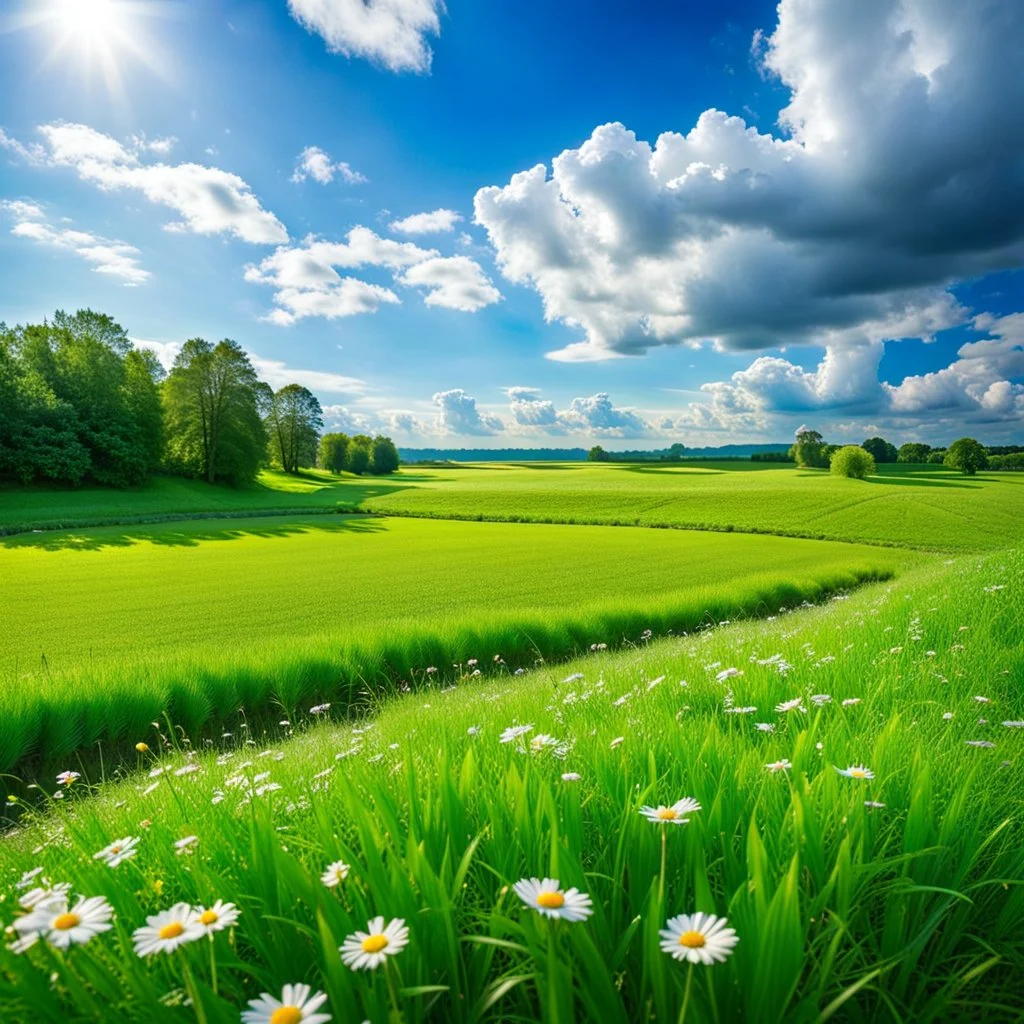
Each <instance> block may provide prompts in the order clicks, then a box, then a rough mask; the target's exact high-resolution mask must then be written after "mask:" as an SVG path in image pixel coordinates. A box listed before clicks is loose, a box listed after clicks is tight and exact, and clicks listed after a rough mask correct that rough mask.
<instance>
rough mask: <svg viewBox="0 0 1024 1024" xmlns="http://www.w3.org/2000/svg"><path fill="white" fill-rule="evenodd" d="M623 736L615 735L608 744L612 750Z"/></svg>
mask: <svg viewBox="0 0 1024 1024" xmlns="http://www.w3.org/2000/svg"><path fill="white" fill-rule="evenodd" d="M625 738H626V737H625V736H616V737H615V739H613V740H612V742H611V744H610V746H611V748H612V750H614V749H615V748H616V747H617V746H618V745H619V744H620V743H621V742H622V741H623V740H624V739H625Z"/></svg>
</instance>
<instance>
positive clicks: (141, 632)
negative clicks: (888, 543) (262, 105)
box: [0, 516, 921, 771]
mask: <svg viewBox="0 0 1024 1024" xmlns="http://www.w3.org/2000/svg"><path fill="white" fill-rule="evenodd" d="M920 559H921V556H919V555H915V554H913V553H911V552H904V551H896V550H888V549H879V548H871V547H863V546H856V545H849V544H836V543H829V542H820V541H800V540H793V539H790V538H783V537H753V536H743V535H738V534H733V535H726V534H711V535H701V534H697V533H692V532H676V531H648V530H624V529H616V528H613V527H589V526H546V525H517V524H504V523H501V524H499V523H462V522H442V521H433V520H419V519H400V518H399V519H384V518H377V517H369V516H351V517H345V516H330V517H325V516H314V517H309V516H306V517H304V518H301V517H274V518H267V519H259V518H252V519H245V520H236V521H234V522H233V523H232V524H231V525H227V524H226V523H225V522H224V521H222V520H204V521H186V522H176V523H163V524H156V525H150V526H135V527H131V526H120V527H114V526H110V527H100V528H94V529H90V530H78V531H52V532H46V533H43V534H34V533H27V534H19V535H16V536H12V537H7V538H0V578H2V579H3V581H4V587H3V591H2V593H0V621H3V623H4V644H3V650H2V652H0V679H2V680H3V682H4V686H3V690H2V693H0V737H2V742H0V771H7V770H10V769H12V768H13V767H15V766H16V765H17V764H18V763H19V761H20V760H21V759H22V758H23V757H24V756H26V755H28V754H32V755H34V756H35V757H36V758H42V759H46V758H52V757H55V756H67V755H69V754H71V753H72V752H74V751H75V750H77V749H79V748H88V747H93V746H94V745H95V744H97V743H99V744H104V745H106V746H107V747H111V746H112V747H114V750H113V752H114V753H116V752H117V750H116V748H117V745H118V744H122V745H124V744H126V743H127V742H128V741H129V740H130V741H131V742H132V743H134V738H133V737H135V736H136V735H137V733H138V731H139V730H140V729H142V728H144V726H145V725H146V723H148V722H149V721H151V720H152V719H153V718H155V717H159V716H161V715H163V714H169V715H171V717H172V718H173V719H174V720H175V721H176V722H178V723H179V724H181V725H182V726H184V727H186V728H187V729H189V730H190V731H192V732H194V731H196V730H198V729H200V728H201V727H203V726H204V725H208V726H209V727H210V728H213V727H215V726H216V727H217V728H218V731H219V729H220V727H222V726H223V725H224V723H225V722H233V721H234V719H235V717H236V716H237V709H238V708H239V707H240V706H244V707H246V708H247V709H249V711H250V713H254V714H259V713H266V712H267V711H268V708H269V709H271V710H273V711H274V712H275V713H276V712H278V711H282V710H283V711H285V712H290V711H291V710H292V709H293V707H294V706H295V704H296V703H297V702H300V701H308V702H310V703H315V702H317V701H318V700H338V699H345V700H346V701H351V700H353V699H354V698H355V696H356V694H357V693H358V691H360V690H361V689H363V688H364V687H370V688H371V689H372V690H374V691H378V690H380V689H381V688H382V687H383V688H387V687H389V686H394V685H396V684H398V683H400V682H401V680H403V679H407V678H408V677H409V675H410V674H411V673H414V672H416V671H418V670H422V669H424V668H426V667H428V665H434V666H441V668H442V671H444V672H448V671H450V670H451V666H452V664H453V663H454V662H457V661H461V660H464V659H465V658H467V657H470V656H471V655H472V652H473V650H474V649H475V648H476V646H477V645H478V644H479V643H480V642H481V641H482V639H483V638H487V644H488V646H492V647H494V649H495V651H500V652H502V654H503V656H504V657H505V659H506V661H507V662H508V663H509V664H512V665H513V667H515V666H521V665H532V664H533V662H534V660H535V658H536V657H537V656H544V657H561V658H564V657H567V656H569V655H571V654H572V653H574V652H578V651H579V650H583V649H585V648H586V647H587V645H588V644H590V643H592V642H596V641H601V640H606V639H609V638H610V639H611V641H612V642H613V643H618V642H621V640H622V639H623V637H629V638H636V637H639V636H640V634H641V633H642V632H643V630H644V629H653V630H655V631H656V632H659V633H664V632H667V631H669V630H673V629H675V630H678V629H688V630H689V629H694V628H696V627H698V626H700V625H702V624H705V623H707V622H708V621H719V620H721V619H723V618H735V617H737V616H742V615H751V614H756V613H759V612H760V613H765V612H771V611H776V610H778V608H780V607H782V606H784V605H787V604H788V605H790V606H792V604H793V603H799V602H800V601H803V600H808V599H817V598H818V597H820V596H821V595H822V594H824V593H827V592H831V591H835V590H837V589H842V588H846V587H850V586H853V585H855V584H857V583H859V582H862V581H864V580H867V579H879V578H885V577H888V576H891V575H893V574H894V573H895V572H897V571H900V570H902V569H904V568H906V567H908V566H909V565H912V564H915V563H916V562H919V561H920ZM610 595H614V598H612V597H611V596H610ZM428 658H429V659H430V660H429V661H427V660H426V659H428ZM278 717H279V716H278Z"/></svg>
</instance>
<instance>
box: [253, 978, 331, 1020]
mask: <svg viewBox="0 0 1024 1024" xmlns="http://www.w3.org/2000/svg"><path fill="white" fill-rule="evenodd" d="M311 992H313V990H312V989H311V988H310V987H309V986H308V985H285V987H284V988H283V989H282V990H281V998H280V999H275V998H274V997H273V996H272V995H271V994H270V993H269V992H264V993H263V994H262V995H261V996H260V997H259V999H250V1000H249V1009H248V1010H243V1011H242V1024H327V1021H329V1020H330V1019H331V1015H330V1014H329V1013H317V1012H316V1011H317V1010H319V1009H320V1007H321V1006H323V1005H324V1003H325V1002H327V996H326V995H325V994H324V993H323V992H315V993H313V994H312V995H311V994H310V993H311Z"/></svg>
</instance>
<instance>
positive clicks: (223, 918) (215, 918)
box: [196, 900, 242, 938]
mask: <svg viewBox="0 0 1024 1024" xmlns="http://www.w3.org/2000/svg"><path fill="white" fill-rule="evenodd" d="M241 913H242V912H241V911H240V910H239V909H238V907H236V906H235V905H234V903H225V902H224V901H223V900H217V902H216V903H214V905H213V906H212V907H196V924H198V925H199V926H200V927H201V928H202V929H203V931H204V932H205V933H206V934H207V935H209V936H210V937H211V938H212V937H213V933H214V932H222V931H224V929H225V928H233V927H234V926H235V924H236V923H237V921H238V918H239V917H240V916H241Z"/></svg>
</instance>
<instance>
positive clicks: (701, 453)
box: [398, 444, 789, 463]
mask: <svg viewBox="0 0 1024 1024" xmlns="http://www.w3.org/2000/svg"><path fill="white" fill-rule="evenodd" d="M595 449H596V450H599V451H601V452H604V453H605V454H606V455H607V456H608V457H607V459H599V460H597V461H603V462H671V461H680V460H682V459H705V458H706V459H753V458H759V457H760V456H764V457H765V458H767V457H768V456H774V455H783V456H785V453H786V452H787V451H788V449H789V445H786V444H726V445H722V446H720V447H717V448H687V447H686V446H685V445H682V444H675V445H671V446H670V447H668V448H656V449H652V450H631V451H608V452H605V449H604V448H602V447H601V446H600V445H596V446H595ZM595 449H591V451H594V450H595ZM398 453H399V455H401V457H402V462H403V463H410V462H418V463H424V462H439V463H444V462H449V463H450V462H585V461H586V460H587V459H588V458H590V457H591V456H590V452H589V451H588V450H587V449H586V448H399V449H398ZM592 461H593V460H592Z"/></svg>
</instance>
